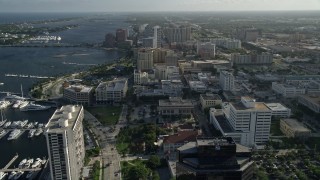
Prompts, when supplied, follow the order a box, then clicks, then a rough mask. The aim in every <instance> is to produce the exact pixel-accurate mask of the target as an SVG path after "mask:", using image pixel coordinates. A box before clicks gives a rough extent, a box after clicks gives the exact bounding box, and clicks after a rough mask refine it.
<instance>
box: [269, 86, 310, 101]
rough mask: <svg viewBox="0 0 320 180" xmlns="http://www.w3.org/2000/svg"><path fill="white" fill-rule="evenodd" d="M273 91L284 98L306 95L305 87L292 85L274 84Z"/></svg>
mask: <svg viewBox="0 0 320 180" xmlns="http://www.w3.org/2000/svg"><path fill="white" fill-rule="evenodd" d="M272 90H273V91H275V92H276V93H277V94H280V95H282V96H283V97H287V98H292V97H296V96H298V95H301V94H305V93H306V89H305V88H303V87H296V86H293V85H290V84H283V83H278V82H272Z"/></svg>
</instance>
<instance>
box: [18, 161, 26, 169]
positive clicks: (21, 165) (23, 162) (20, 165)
mask: <svg viewBox="0 0 320 180" xmlns="http://www.w3.org/2000/svg"><path fill="white" fill-rule="evenodd" d="M26 162H27V159H23V160H22V161H21V162H20V163H19V166H18V167H19V168H22V167H23V166H24V165H25V164H26Z"/></svg>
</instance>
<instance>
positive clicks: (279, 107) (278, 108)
mask: <svg viewBox="0 0 320 180" xmlns="http://www.w3.org/2000/svg"><path fill="white" fill-rule="evenodd" d="M265 105H266V106H267V107H268V108H269V109H271V110H272V111H286V110H288V108H287V107H285V106H284V105H282V104H280V103H265Z"/></svg>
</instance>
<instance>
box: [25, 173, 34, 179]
mask: <svg viewBox="0 0 320 180" xmlns="http://www.w3.org/2000/svg"><path fill="white" fill-rule="evenodd" d="M33 174H34V171H29V173H28V174H27V176H26V178H27V179H30V178H31V177H32V175H33Z"/></svg>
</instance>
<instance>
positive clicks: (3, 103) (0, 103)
mask: <svg viewBox="0 0 320 180" xmlns="http://www.w3.org/2000/svg"><path fill="white" fill-rule="evenodd" d="M10 104H11V103H10V101H0V109H5V108H7V107H8V106H9V105H10Z"/></svg>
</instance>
